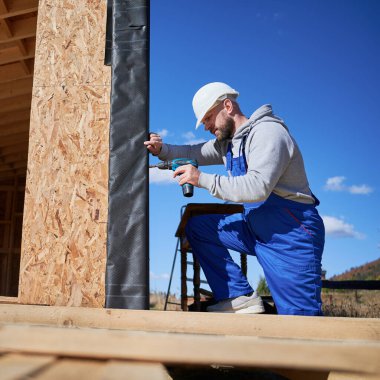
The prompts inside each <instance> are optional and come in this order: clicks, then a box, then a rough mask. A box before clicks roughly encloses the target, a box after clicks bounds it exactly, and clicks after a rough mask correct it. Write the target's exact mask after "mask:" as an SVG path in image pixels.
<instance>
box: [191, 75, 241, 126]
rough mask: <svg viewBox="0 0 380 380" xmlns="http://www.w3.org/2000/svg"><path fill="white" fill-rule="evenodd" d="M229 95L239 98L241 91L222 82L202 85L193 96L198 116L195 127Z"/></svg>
mask: <svg viewBox="0 0 380 380" xmlns="http://www.w3.org/2000/svg"><path fill="white" fill-rule="evenodd" d="M228 95H232V96H233V97H234V98H237V97H238V96H239V93H238V92H237V91H236V90H234V89H233V88H231V87H230V86H228V85H227V84H225V83H222V82H212V83H208V84H206V85H205V86H203V87H201V88H200V89H199V90H198V91H197V93H196V94H195V95H194V98H193V110H194V113H195V117H196V118H197V124H196V125H195V128H198V127H199V126H200V125H201V123H202V119H203V118H204V116H205V115H206V113H207V112H208V111H209V110H210V109H211V108H212V107H213V106H214V105H215V103H216V102H217V101H218V100H223V99H225V98H227V96H228Z"/></svg>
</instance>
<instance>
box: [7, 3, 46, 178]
mask: <svg viewBox="0 0 380 380" xmlns="http://www.w3.org/2000/svg"><path fill="white" fill-rule="evenodd" d="M38 2H39V1H38V0H0V180H1V179H3V178H8V177H14V176H18V175H25V174H26V167H27V154H28V142H29V141H28V139H29V124H30V109H31V100H32V84H33V66H34V56H35V47H36V46H35V45H36V42H35V41H36V39H35V35H36V27H37V9H38Z"/></svg>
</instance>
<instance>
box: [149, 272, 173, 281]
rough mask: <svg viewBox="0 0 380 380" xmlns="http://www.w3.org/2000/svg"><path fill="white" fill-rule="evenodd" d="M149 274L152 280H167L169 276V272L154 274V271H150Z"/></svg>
mask: <svg viewBox="0 0 380 380" xmlns="http://www.w3.org/2000/svg"><path fill="white" fill-rule="evenodd" d="M149 276H150V278H151V279H152V280H169V278H170V275H169V273H160V274H156V273H153V272H150V273H149Z"/></svg>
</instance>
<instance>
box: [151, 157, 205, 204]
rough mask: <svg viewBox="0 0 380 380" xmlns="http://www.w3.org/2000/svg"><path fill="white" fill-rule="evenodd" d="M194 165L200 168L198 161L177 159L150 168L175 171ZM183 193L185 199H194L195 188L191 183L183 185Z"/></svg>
mask: <svg viewBox="0 0 380 380" xmlns="http://www.w3.org/2000/svg"><path fill="white" fill-rule="evenodd" d="M188 164H190V165H193V166H194V167H196V168H197V167H198V162H197V161H196V160H191V159H189V158H175V159H174V160H171V161H161V162H159V163H158V164H156V165H150V166H149V167H150V168H158V169H161V170H165V169H169V170H173V171H175V170H176V169H177V168H179V167H180V166H183V165H188ZM182 193H183V196H184V197H192V196H193V194H194V186H193V185H191V184H190V183H185V184H183V185H182Z"/></svg>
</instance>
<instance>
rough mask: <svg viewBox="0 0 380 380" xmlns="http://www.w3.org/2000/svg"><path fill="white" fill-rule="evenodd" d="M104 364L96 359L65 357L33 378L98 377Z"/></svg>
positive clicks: (49, 379) (39, 379)
mask: <svg viewBox="0 0 380 380" xmlns="http://www.w3.org/2000/svg"><path fill="white" fill-rule="evenodd" d="M103 367H104V364H103V363H102V362H100V361H96V360H79V359H63V360H60V361H59V362H57V363H56V364H55V365H54V366H50V367H49V368H48V369H47V370H46V371H43V372H41V373H40V374H38V375H37V376H34V377H33V379H38V380H51V379H54V380H67V379H70V380H83V379H91V380H93V379H97V378H99V377H98V375H99V372H100V371H101V370H102V368H103Z"/></svg>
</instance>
